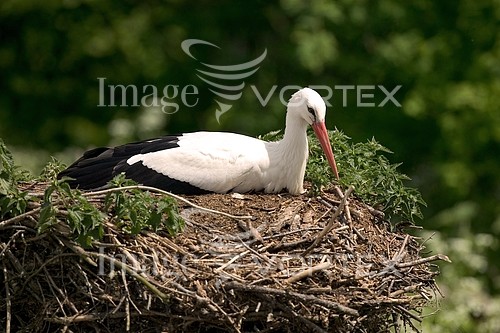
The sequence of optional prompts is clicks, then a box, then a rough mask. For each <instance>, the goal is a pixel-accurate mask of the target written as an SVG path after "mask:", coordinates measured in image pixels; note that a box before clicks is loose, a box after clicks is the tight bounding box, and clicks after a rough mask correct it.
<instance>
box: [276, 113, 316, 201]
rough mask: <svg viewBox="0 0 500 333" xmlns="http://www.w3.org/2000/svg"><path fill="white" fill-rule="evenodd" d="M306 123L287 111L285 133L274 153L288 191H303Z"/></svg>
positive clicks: (306, 152)
mask: <svg viewBox="0 0 500 333" xmlns="http://www.w3.org/2000/svg"><path fill="white" fill-rule="evenodd" d="M307 126H308V125H307V123H306V122H305V120H303V119H302V118H300V117H298V116H297V115H296V114H294V113H292V112H287V117H286V127H285V135H284V136H283V139H282V140H281V141H279V142H278V144H277V147H276V148H277V149H276V155H277V157H278V159H279V162H278V164H279V167H280V172H281V177H280V178H282V179H283V182H284V183H286V187H287V189H288V191H289V192H290V193H293V194H298V193H302V192H303V191H304V188H303V181H304V173H305V169H306V162H307V155H308V145H307V133H306V131H307Z"/></svg>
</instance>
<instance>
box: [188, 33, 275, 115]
mask: <svg viewBox="0 0 500 333" xmlns="http://www.w3.org/2000/svg"><path fill="white" fill-rule="evenodd" d="M199 44H201V45H209V46H213V47H216V48H218V49H220V47H218V46H217V45H215V44H212V43H210V42H207V41H204V40H201V39H186V40H184V41H183V42H182V43H181V48H182V50H183V51H184V53H186V54H187V55H188V56H190V57H191V58H193V59H195V60H198V59H196V58H195V57H194V56H193V55H192V54H191V51H190V48H191V47H192V46H193V45H199ZM266 55H267V49H264V52H262V54H261V55H260V56H259V57H257V58H255V59H253V60H251V61H249V62H245V63H243V64H237V65H227V66H219V65H211V64H206V63H203V62H201V61H200V63H201V64H202V65H203V66H205V67H206V69H204V70H202V69H197V70H196V71H197V72H198V73H199V74H196V76H198V77H199V78H200V79H201V80H202V81H203V82H205V83H207V84H208V85H210V86H211V87H212V88H210V89H209V90H210V91H211V92H212V93H214V94H215V95H217V96H218V97H219V98H220V100H219V99H215V102H216V103H217V104H218V106H219V107H218V108H217V110H216V111H215V118H216V119H217V122H218V123H220V122H219V118H220V116H221V115H223V114H224V113H226V112H227V111H229V109H231V107H232V104H231V102H232V101H236V100H237V99H238V98H240V97H241V94H242V92H241V91H242V90H243V88H244V87H245V82H244V81H243V80H244V79H246V78H248V77H250V76H251V75H252V74H254V73H255V72H256V71H257V70H258V69H259V65H260V63H261V62H262V60H264V58H265V57H266ZM198 61H199V60H198ZM214 79H215V80H217V82H214Z"/></svg>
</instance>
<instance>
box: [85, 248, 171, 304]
mask: <svg viewBox="0 0 500 333" xmlns="http://www.w3.org/2000/svg"><path fill="white" fill-rule="evenodd" d="M85 254H86V255H87V256H91V257H96V258H99V259H101V260H109V261H110V262H112V263H113V264H114V265H116V266H118V268H121V269H124V270H125V271H126V272H127V273H128V274H129V275H131V276H132V277H133V278H135V279H136V280H138V281H139V282H140V283H142V284H143V285H144V286H145V287H146V288H148V289H149V290H150V291H151V292H152V293H153V294H155V295H156V296H158V297H159V298H161V299H162V300H163V301H167V300H168V295H166V294H165V293H163V292H161V291H160V290H159V289H158V288H156V287H155V286H154V285H153V284H152V283H151V282H149V281H148V280H147V279H146V278H145V277H143V276H141V275H140V274H139V273H137V272H136V271H134V269H133V268H132V267H130V266H129V265H127V264H124V263H122V262H121V261H119V260H116V259H115V258H112V257H110V256H107V255H105V254H102V253H95V252H86V253H85Z"/></svg>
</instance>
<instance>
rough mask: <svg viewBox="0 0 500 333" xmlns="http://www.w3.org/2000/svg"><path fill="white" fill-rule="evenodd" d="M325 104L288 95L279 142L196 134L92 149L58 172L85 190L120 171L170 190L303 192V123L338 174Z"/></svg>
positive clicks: (305, 92) (309, 95)
mask: <svg viewBox="0 0 500 333" xmlns="http://www.w3.org/2000/svg"><path fill="white" fill-rule="evenodd" d="M325 114H326V106H325V103H324V101H323V99H322V98H321V96H320V95H319V94H318V93H317V92H315V91H314V90H312V89H310V88H303V89H301V90H299V91H297V92H296V93H295V94H293V95H292V98H291V99H290V101H289V103H288V106H287V115H286V127H285V134H284V137H283V139H282V140H280V141H277V142H266V141H262V140H259V139H256V138H252V137H248V136H244V135H240V134H234V133H224V132H195V133H187V134H182V135H177V136H166V137H161V138H157V139H152V140H147V141H141V142H135V143H129V144H125V145H122V146H118V147H114V148H96V149H93V150H90V151H88V152H86V153H85V154H84V155H83V156H82V157H81V158H80V159H79V160H77V161H76V162H75V163H73V164H72V165H71V166H70V167H68V168H67V169H66V170H64V171H63V172H61V173H60V174H59V178H61V177H63V176H67V177H70V178H72V179H73V180H71V181H69V182H70V185H71V186H73V187H78V188H81V189H84V190H90V189H97V188H102V187H104V186H106V184H107V182H108V181H109V180H111V179H112V178H113V177H114V176H115V175H117V174H119V173H121V172H124V173H125V175H126V176H127V178H130V179H132V180H135V181H136V182H138V183H140V184H143V185H148V186H153V187H157V188H161V189H164V190H167V191H170V192H173V193H183V194H197V193H207V192H216V193H227V192H231V191H232V192H239V193H244V192H250V191H264V192H267V193H277V192H280V191H282V190H284V189H286V190H287V191H288V192H290V193H292V194H300V193H303V192H304V187H303V182H304V173H305V168H306V162H307V156H308V143H307V135H306V131H307V126H308V125H311V126H312V127H313V129H314V132H315V133H316V135H317V137H318V139H319V141H320V144H321V147H322V148H323V151H324V153H325V155H326V157H327V159H328V162H329V164H330V166H331V168H332V170H333V172H334V173H335V175H336V176H337V178H338V172H337V166H336V164H335V158H334V155H333V152H332V148H331V145H330V141H329V139H328V134H327V130H326V127H325Z"/></svg>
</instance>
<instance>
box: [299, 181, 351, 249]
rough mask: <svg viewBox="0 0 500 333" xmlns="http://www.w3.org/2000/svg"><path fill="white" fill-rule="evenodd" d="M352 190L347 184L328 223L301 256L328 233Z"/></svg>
mask: <svg viewBox="0 0 500 333" xmlns="http://www.w3.org/2000/svg"><path fill="white" fill-rule="evenodd" d="M353 190H354V187H353V186H352V185H351V186H349V188H348V189H347V191H346V192H345V194H344V197H343V198H342V201H341V202H340V204H339V206H338V207H337V209H336V210H335V213H333V216H332V217H331V218H330V221H329V222H328V224H327V225H326V227H325V228H324V229H323V230H322V231H321V232H320V233H319V235H318V237H317V238H316V239H315V240H314V242H313V243H312V244H311V246H309V247H308V248H307V249H306V250H305V251H304V252H303V253H302V256H303V257H305V256H306V255H308V254H309V253H310V252H311V251H312V250H313V249H314V248H315V247H316V245H318V244H319V242H321V240H322V239H323V237H325V235H326V234H327V233H329V232H330V230H332V228H333V226H334V224H335V220H336V219H337V217H339V215H340V214H341V213H342V211H343V210H344V206H345V204H346V201H347V198H348V197H349V195H350V194H351V192H352V191H353Z"/></svg>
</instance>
